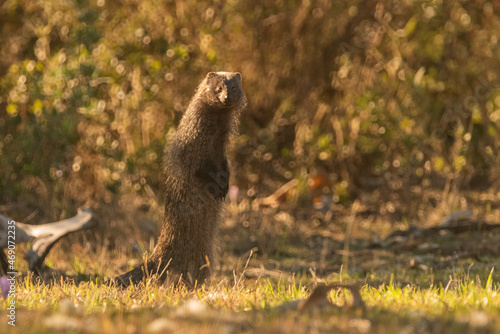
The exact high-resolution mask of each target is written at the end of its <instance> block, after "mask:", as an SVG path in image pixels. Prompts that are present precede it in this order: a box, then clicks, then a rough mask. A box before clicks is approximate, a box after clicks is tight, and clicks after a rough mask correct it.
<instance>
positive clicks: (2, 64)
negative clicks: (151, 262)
mask: <svg viewBox="0 0 500 334" xmlns="http://www.w3.org/2000/svg"><path fill="white" fill-rule="evenodd" d="M0 29H1V34H0V204H1V206H0V213H3V214H6V215H8V216H10V217H13V218H15V219H17V220H19V221H23V222H27V223H38V222H48V221H55V220H60V219H63V218H66V217H70V216H72V215H74V213H75V212H76V208H78V207H80V206H82V205H88V206H90V207H91V208H92V210H93V212H94V213H95V216H96V219H97V221H98V224H99V227H98V228H97V229H95V230H94V231H90V232H86V233H77V234H75V235H72V236H70V237H68V238H67V239H65V240H63V241H62V242H60V243H59V244H58V245H57V246H56V247H55V248H54V249H53V250H52V252H51V253H50V255H49V257H48V258H47V261H46V264H47V265H48V266H49V267H51V269H52V270H53V271H54V273H55V274H56V276H57V277H60V275H61V274H63V275H65V276H69V277H71V278H73V279H76V280H77V281H80V280H83V281H84V282H83V283H81V284H80V285H74V284H73V283H71V282H70V281H64V280H63V281H61V280H60V279H59V278H58V279H56V280H55V281H50V280H47V281H46V283H45V284H43V283H41V284H38V283H36V280H35V281H33V280H31V279H30V276H29V275H28V274H23V275H22V276H20V277H19V280H18V282H19V295H18V310H17V312H18V326H19V327H18V328H17V329H18V330H19V331H20V332H23V333H30V332H44V331H45V332H54V331H56V330H61V331H67V330H69V331H73V332H130V333H135V332H147V331H150V332H154V331H155V330H157V331H165V332H168V331H172V332H176V331H183V332H184V331H188V332H245V331H247V332H259V333H265V332H283V333H289V332H315V331H317V332H331V331H333V330H335V331H338V332H359V333H367V332H374V333H387V332H404V333H425V332H429V333H446V332H449V333H455V332H458V331H467V332H477V333H489V332H495V331H499V330H500V318H499V317H498V311H499V310H500V299H499V297H498V291H499V284H498V282H500V275H499V274H498V272H497V270H496V269H495V270H492V268H494V267H495V268H497V267H498V266H496V265H497V264H498V260H497V259H498V256H499V255H500V246H499V245H500V235H499V233H498V230H497V228H496V225H495V224H496V223H498V222H499V221H500V211H499V206H498V203H499V200H500V192H499V186H500V183H499V182H498V180H499V176H500V161H499V155H498V148H499V147H500V136H499V133H498V128H499V127H498V125H500V124H499V123H500V77H499V76H500V49H499V47H498V44H499V41H498V39H499V38H500V4H499V3H498V1H484V0H477V1H377V0H360V1H343V0H342V1H315V0H313V1H272V2H270V1H253V2H243V1H227V2H217V3H215V4H214V3H212V2H208V1H182V2H173V1H157V0H141V1H139V0H123V1H120V2H118V1H111V0H108V1H105V0H97V1H90V2H87V1H77V0H74V1H73V0H54V1H33V0H7V1H4V2H2V3H1V4H0ZM211 70H229V71H239V72H241V73H242V77H243V85H244V89H245V91H246V94H247V97H248V100H249V108H248V111H247V112H246V113H245V114H244V115H243V117H242V120H241V131H240V132H241V134H240V136H238V137H237V138H235V143H234V145H233V148H232V156H231V157H230V160H231V162H232V166H231V167H232V180H231V184H232V185H233V186H234V187H233V188H232V189H231V192H230V194H231V195H230V196H229V198H228V199H227V203H226V204H227V211H226V214H225V217H224V223H223V230H222V233H221V236H220V238H221V242H220V245H221V257H220V263H219V264H218V265H217V266H215V268H214V279H213V280H211V281H210V282H207V285H206V286H205V288H202V289H198V290H196V291H187V290H184V289H182V288H181V289H178V290H176V289H172V288H171V287H168V286H158V285H156V284H152V283H150V284H148V285H147V286H145V287H133V288H129V289H127V290H123V291H121V290H117V289H115V288H114V287H108V286H105V285H102V284H101V283H102V282H103V280H104V279H105V278H108V277H113V276H115V275H117V274H119V273H123V272H124V271H125V270H127V269H129V268H131V267H133V266H134V265H137V264H138V263H139V261H142V256H143V255H144V254H145V252H151V250H152V249H153V246H154V241H155V237H156V236H157V235H158V231H159V222H161V217H162V209H161V208H162V206H163V204H164V203H163V201H162V187H161V184H162V175H161V173H160V169H161V156H162V152H163V148H164V146H165V144H166V142H167V141H168V139H169V138H170V136H171V135H172V133H173V131H175V125H176V124H177V122H178V120H179V118H180V115H181V114H182V111H183V110H184V108H185V107H186V105H187V104H188V99H189V98H190V97H191V96H192V93H193V91H194V89H195V85H196V83H197V82H199V81H200V79H201V78H202V77H203V76H204V75H205V73H206V72H208V71H211ZM283 185H289V187H288V189H285V191H283V192H282V193H280V191H279V189H280V187H281V186H283ZM285 187H287V186H285ZM276 192H277V193H276ZM273 193H274V194H275V196H272V195H271V194H273ZM267 196H270V197H267ZM461 210H470V211H471V214H470V215H468V216H465V217H462V218H460V219H456V220H454V221H452V222H451V223H450V225H449V226H448V225H447V226H444V227H443V226H441V224H442V223H443V221H444V220H445V218H446V217H448V216H449V214H450V213H453V212H456V211H461ZM445 227H446V228H445ZM394 231H396V232H398V233H399V234H398V233H396V234H393V233H394ZM23 247H24V246H23ZM23 247H20V248H19V249H18V263H17V265H18V267H19V270H20V271H21V272H26V269H27V266H26V263H25V262H24V261H23V260H22V256H21V254H22V252H23V250H25V249H24V248H23ZM252 250H253V251H252ZM251 253H252V254H251ZM250 254H251V256H250ZM247 261H248V262H247ZM47 276H50V272H49V273H48V274H47ZM47 278H48V277H47ZM338 282H348V283H356V284H360V286H361V289H360V293H361V296H362V298H363V300H364V302H365V304H366V308H360V307H351V308H349V306H346V307H344V306H343V305H344V304H346V305H349V301H348V300H350V298H351V294H352V292H349V291H348V290H345V289H340V290H338V289H333V290H331V291H330V292H329V293H328V296H329V300H330V303H331V304H333V306H330V307H317V308H315V310H313V309H311V310H305V311H304V312H302V311H297V310H296V305H295V306H292V307H288V308H285V309H281V308H279V307H278V306H279V305H282V304H285V303H287V302H290V301H293V300H298V299H301V298H306V297H307V296H309V295H310V293H311V291H312V289H313V287H314V286H315V285H316V284H318V283H327V284H330V283H338ZM323 299H324V298H323ZM188 300H191V302H189V304H186V301H188ZM6 305H7V300H0V316H1V318H2V319H3V318H4V312H5V308H6V307H4V306H6ZM294 307H295V309H294ZM2 321H4V320H2ZM1 326H2V327H0V328H2V329H3V328H4V327H3V324H2V325H1Z"/></svg>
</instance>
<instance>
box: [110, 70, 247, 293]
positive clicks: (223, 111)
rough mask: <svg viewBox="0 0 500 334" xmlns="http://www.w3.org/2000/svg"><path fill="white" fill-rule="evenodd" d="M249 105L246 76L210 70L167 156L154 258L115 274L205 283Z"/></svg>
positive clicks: (128, 279)
mask: <svg viewBox="0 0 500 334" xmlns="http://www.w3.org/2000/svg"><path fill="white" fill-rule="evenodd" d="M245 106H246V99H245V95H244V93H243V90H242V88H241V76H240V74H239V73H232V72H217V73H213V72H210V73H208V74H207V76H206V77H205V79H204V80H203V82H202V83H201V84H200V85H199V86H198V89H197V91H196V94H195V95H194V97H193V98H192V100H191V102H190V103H189V106H188V108H187V110H186V112H185V114H184V116H183V117H182V119H181V121H180V124H179V127H178V129H177V133H176V135H175V137H174V139H173V142H172V144H171V145H170V147H169V149H168V151H167V153H166V155H165V174H166V177H167V179H166V182H165V187H166V191H165V217H164V220H163V226H162V230H161V234H160V237H159V238H158V242H157V245H156V247H155V249H154V251H153V254H152V255H151V257H150V258H149V259H148V260H147V268H145V266H144V265H141V266H139V267H136V268H135V269H133V270H132V271H130V272H128V273H125V274H123V275H121V276H119V277H117V278H116V279H115V281H116V282H117V283H118V284H120V285H123V286H127V285H128V284H130V283H138V282H140V281H142V279H143V278H144V277H145V271H146V270H147V273H148V274H149V275H154V274H156V275H158V276H157V277H158V278H160V279H165V278H167V277H168V278H169V280H171V281H174V282H175V281H177V280H179V279H182V280H183V281H184V282H188V283H191V284H194V283H195V282H198V283H201V282H202V281H203V280H204V279H205V278H206V277H208V275H209V274H210V266H209V264H210V263H213V258H214V247H215V242H216V236H217V231H218V226H219V220H220V213H221V209H222V206H223V199H224V197H225V196H226V193H227V190H228V182H229V168H228V165H227V159H226V149H227V146H228V142H229V137H230V136H231V134H232V133H235V132H236V129H237V120H238V116H239V114H240V112H241V111H242V110H243V109H244V107H245Z"/></svg>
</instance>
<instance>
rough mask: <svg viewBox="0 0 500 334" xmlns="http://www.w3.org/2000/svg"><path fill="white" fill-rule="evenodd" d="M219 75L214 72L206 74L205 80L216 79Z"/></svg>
mask: <svg viewBox="0 0 500 334" xmlns="http://www.w3.org/2000/svg"><path fill="white" fill-rule="evenodd" d="M218 76H219V75H218V74H217V73H215V72H208V74H207V79H213V78H215V77H218Z"/></svg>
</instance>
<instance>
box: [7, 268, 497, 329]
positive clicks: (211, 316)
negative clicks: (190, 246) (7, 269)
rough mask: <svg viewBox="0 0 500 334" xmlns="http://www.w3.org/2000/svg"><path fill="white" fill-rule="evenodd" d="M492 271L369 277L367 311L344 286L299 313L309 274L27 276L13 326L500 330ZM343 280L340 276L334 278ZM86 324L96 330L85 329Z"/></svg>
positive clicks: (309, 286)
mask: <svg viewBox="0 0 500 334" xmlns="http://www.w3.org/2000/svg"><path fill="white" fill-rule="evenodd" d="M493 273H494V271H493V270H491V272H490V274H489V275H487V276H485V275H483V276H482V277H480V275H477V276H476V277H475V278H474V279H472V278H470V277H468V276H467V275H462V276H459V275H454V276H453V277H450V281H449V282H448V283H447V284H446V285H443V284H435V285H434V284H433V283H432V281H431V280H432V278H431V277H429V282H428V285H427V287H422V286H417V285H413V284H400V283H398V282H396V281H394V280H393V279H391V278H389V279H388V280H387V282H380V281H378V282H377V283H375V281H373V282H372V283H370V282H369V281H368V282H367V283H366V284H364V285H363V287H362V288H361V290H360V292H361V296H362V298H363V300H364V302H365V303H366V305H367V309H366V310H364V311H363V310H352V309H349V307H348V305H349V301H350V298H351V296H350V293H349V292H348V291H347V290H342V289H341V290H332V291H331V292H330V293H329V298H330V302H331V304H332V306H329V307H323V308H318V309H316V310H314V309H312V310H311V311H310V312H306V313H305V314H298V313H297V311H296V308H294V307H291V308H288V309H285V311H283V310H282V309H280V308H279V307H278V306H280V305H283V304H286V303H288V302H292V301H295V300H298V299H303V298H307V297H308V296H309V294H310V292H311V290H312V288H313V287H314V285H315V283H314V282H313V279H312V278H310V277H309V278H307V277H291V278H290V277H289V278H286V279H285V278H283V279H279V280H276V279H268V278H260V279H256V280H248V279H238V280H230V279H227V278H223V277H222V278H221V277H218V278H217V279H213V280H212V281H211V282H209V283H207V285H205V286H203V287H201V288H199V289H197V290H194V291H191V290H189V289H187V288H185V287H173V286H164V285H158V284H155V283H147V284H144V285H141V286H131V287H129V288H127V289H123V290H122V289H117V288H115V287H114V286H110V285H105V284H103V283H102V282H100V281H99V280H97V281H91V282H83V283H81V284H79V285H75V284H74V283H73V282H67V281H64V280H59V281H54V282H52V283H50V284H39V283H33V280H32V279H30V278H29V277H24V278H22V279H20V280H18V286H17V293H18V294H17V298H16V307H17V324H16V330H17V331H21V332H23V333H35V332H40V331H42V332H43V331H47V332H53V331H58V330H61V331H65V330H68V328H69V329H71V330H72V331H74V332H95V331H98V332H116V331H119V330H121V329H123V328H131V329H133V330H131V332H142V331H144V332H149V331H153V332H154V331H155V330H156V329H155V327H154V326H153V325H151V323H152V322H153V321H154V320H155V319H156V320H157V321H156V322H155V325H158V326H160V328H163V327H161V326H162V324H163V325H164V326H166V327H165V328H167V327H168V326H173V328H176V329H178V330H182V329H185V330H188V331H196V332H202V333H203V332H219V331H220V330H222V329H223V328H227V327H228V326H229V327H231V328H233V327H234V326H236V327H235V328H240V327H238V326H243V327H244V328H246V329H251V330H256V329H257V327H259V329H261V330H263V331H264V332H272V329H276V328H282V330H283V332H286V331H287V330H291V329H294V331H295V332H308V331H310V330H312V328H313V327H314V328H316V329H317V330H318V331H320V332H328V331H330V330H334V329H336V330H338V331H340V332H344V331H345V332H368V331H367V330H369V332H376V333H385V332H390V331H404V330H410V329H411V330H412V331H419V330H422V328H420V327H419V328H416V327H415V326H417V327H418V326H424V327H423V332H429V333H438V332H439V333H441V332H443V333H453V331H456V330H460V331H468V332H490V331H494V330H498V329H500V316H499V315H498V314H499V310H500V295H499V294H498V292H499V291H500V283H499V282H496V281H494V278H493V277H494V275H493ZM338 279H340V275H338V276H336V277H333V276H332V281H335V280H338ZM343 279H345V277H343ZM351 281H352V280H351ZM328 283H330V282H328ZM8 302H9V300H6V299H3V300H0V308H1V311H0V314H2V315H3V314H4V313H5V310H6V308H7V305H8ZM186 303H187V304H186ZM2 318H4V316H2ZM89 319H91V320H89ZM158 319H162V320H158ZM256 319H260V320H258V321H257V320H256ZM88 321H91V322H92V324H93V325H92V326H91V327H88V326H86V324H87V323H88ZM255 321H257V322H255ZM64 323H68V324H71V325H67V326H66V325H64ZM167 324H168V325H167ZM68 326H69V327H68ZM311 326H312V327H311ZM367 326H368V327H367ZM367 328H368V329H367ZM167 329H168V328H167ZM437 329H439V330H437ZM11 330H12V329H11ZM280 330H281V329H280ZM167 332H168V331H167Z"/></svg>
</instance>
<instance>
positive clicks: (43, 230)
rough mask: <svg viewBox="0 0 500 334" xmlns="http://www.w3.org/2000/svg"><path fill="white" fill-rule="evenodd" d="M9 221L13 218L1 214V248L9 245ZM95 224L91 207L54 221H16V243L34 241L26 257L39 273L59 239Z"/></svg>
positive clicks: (0, 257)
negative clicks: (37, 223) (38, 222)
mask: <svg viewBox="0 0 500 334" xmlns="http://www.w3.org/2000/svg"><path fill="white" fill-rule="evenodd" d="M9 221H11V219H9V218H7V217H5V216H2V215H0V249H3V248H7V247H8V232H7V231H8V229H7V227H8V222H9ZM95 225H96V222H95V221H94V220H92V212H91V211H90V209H87V208H80V209H78V213H77V214H76V216H74V217H71V218H68V219H64V220H61V221H58V222H54V223H48V224H42V225H30V224H24V223H20V222H16V223H15V242H16V244H20V243H26V242H31V243H32V244H31V248H30V249H29V250H28V252H27V253H26V254H25V257H26V259H27V260H28V264H29V269H30V270H31V271H33V272H36V273H37V272H38V270H39V269H40V268H41V266H42V263H43V261H44V260H45V257H46V256H47V254H48V253H49V251H50V249H51V248H52V247H53V246H54V245H55V244H56V242H57V241H58V240H59V239H61V238H62V237H63V236H65V235H67V234H69V233H72V232H76V231H80V230H84V229H88V228H91V227H94V226H95ZM2 252H3V251H2ZM0 260H3V259H2V256H0ZM3 265H4V264H3V261H2V266H3Z"/></svg>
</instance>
